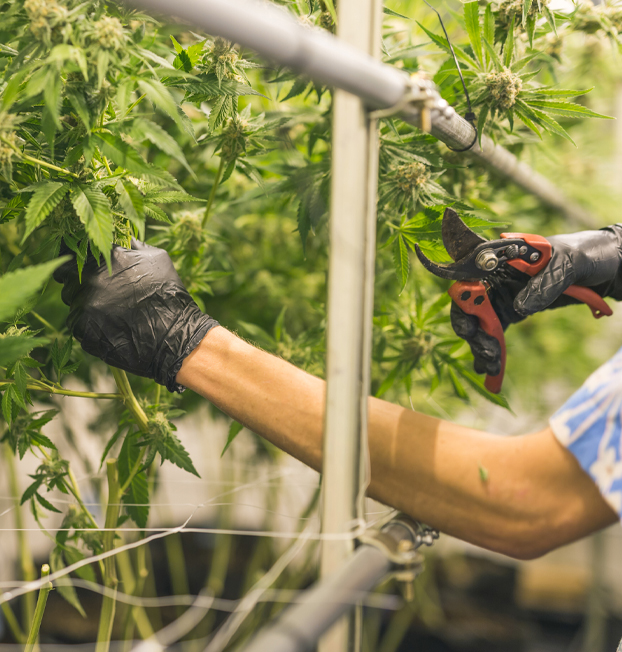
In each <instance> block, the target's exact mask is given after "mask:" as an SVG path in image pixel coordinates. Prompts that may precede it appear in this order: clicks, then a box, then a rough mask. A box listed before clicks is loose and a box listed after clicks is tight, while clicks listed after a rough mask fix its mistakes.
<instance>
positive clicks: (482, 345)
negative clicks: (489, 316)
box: [450, 302, 501, 376]
mask: <svg viewBox="0 0 622 652" xmlns="http://www.w3.org/2000/svg"><path fill="white" fill-rule="evenodd" d="M450 315H451V326H452V328H453V329H454V332H455V333H456V335H457V336H458V337H461V338H462V339H463V340H466V341H467V343H468V344H469V346H470V347H471V353H473V359H474V361H473V368H474V369H475V371H476V372H477V373H478V374H490V375H491V376H496V375H497V374H498V373H499V372H500V371H501V345H500V344H499V342H498V341H497V340H496V339H495V338H494V337H492V336H491V335H488V333H486V332H485V331H484V330H482V329H481V328H480V325H479V319H478V318H477V317H475V316H474V315H468V314H467V313H466V312H464V311H463V310H462V308H460V306H458V305H457V304H456V303H454V302H452V304H451V311H450Z"/></svg>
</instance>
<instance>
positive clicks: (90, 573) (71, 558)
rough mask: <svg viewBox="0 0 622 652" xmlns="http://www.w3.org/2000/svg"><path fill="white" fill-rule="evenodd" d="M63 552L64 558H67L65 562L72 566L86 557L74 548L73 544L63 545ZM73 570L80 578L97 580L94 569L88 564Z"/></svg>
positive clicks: (89, 580)
mask: <svg viewBox="0 0 622 652" xmlns="http://www.w3.org/2000/svg"><path fill="white" fill-rule="evenodd" d="M63 554H64V557H65V559H66V560H67V563H68V564H69V565H70V566H73V564H75V563H76V562H78V561H82V560H83V559H86V556H85V555H83V554H82V553H81V552H80V551H79V550H78V549H77V548H74V546H70V545H67V544H65V545H64V546H63ZM73 572H74V573H75V574H76V575H77V576H78V577H80V578H82V579H83V580H86V581H87V582H96V581H97V577H96V576H95V571H94V570H93V567H92V566H90V565H89V566H82V567H81V568H77V569H76V570H75V571H73Z"/></svg>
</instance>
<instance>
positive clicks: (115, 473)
mask: <svg viewBox="0 0 622 652" xmlns="http://www.w3.org/2000/svg"><path fill="white" fill-rule="evenodd" d="M106 474H107V476H108V507H107V508H106V525H105V527H106V531H105V532H104V551H105V552H108V551H110V550H112V549H113V548H114V541H115V528H116V527H117V522H118V520H119V510H120V505H119V503H120V501H121V492H120V487H119V470H118V468H117V460H116V459H109V460H106ZM103 579H104V585H105V586H107V587H108V588H109V589H112V590H113V591H115V593H116V590H117V584H118V580H117V566H116V562H115V558H114V556H113V557H108V558H107V559H105V560H104V578H103ZM115 611H116V599H115V597H112V596H104V598H103V600H102V608H101V616H100V619H99V630H98V632H97V647H96V648H95V652H108V650H109V649H110V637H111V635H112V625H113V623H114V614H115Z"/></svg>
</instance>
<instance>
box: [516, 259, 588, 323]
mask: <svg viewBox="0 0 622 652" xmlns="http://www.w3.org/2000/svg"><path fill="white" fill-rule="evenodd" d="M575 278H576V275H575V272H574V269H573V267H572V263H571V262H570V260H569V259H568V258H567V257H566V256H561V257H559V258H557V259H556V257H555V256H554V257H553V258H552V260H551V262H550V263H549V264H548V265H547V267H545V268H544V269H543V270H542V271H541V272H540V273H539V274H536V276H534V277H533V278H532V279H531V280H530V281H529V282H528V283H527V285H526V286H525V287H524V288H523V289H522V290H521V291H520V292H519V293H518V294H517V295H516V298H515V299H514V310H516V312H517V313H518V314H519V315H521V316H522V317H527V316H528V315H533V314H534V313H536V312H540V311H541V310H545V309H546V308H548V307H549V306H550V305H551V304H552V303H553V302H554V301H555V300H556V299H558V298H559V297H560V296H561V295H562V294H563V293H564V290H566V289H567V288H569V287H570V286H571V285H572V284H573V283H574V282H575Z"/></svg>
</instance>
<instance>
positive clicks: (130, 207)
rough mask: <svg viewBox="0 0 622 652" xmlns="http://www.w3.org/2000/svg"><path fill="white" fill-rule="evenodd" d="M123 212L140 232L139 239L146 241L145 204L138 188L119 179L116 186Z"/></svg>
mask: <svg viewBox="0 0 622 652" xmlns="http://www.w3.org/2000/svg"><path fill="white" fill-rule="evenodd" d="M115 190H116V191H117V195H118V196H119V203H120V204H121V207H122V208H123V212H124V213H125V214H126V215H127V217H128V218H129V220H130V221H131V222H132V224H133V225H134V226H135V227H136V229H137V230H138V238H139V239H140V240H144V239H145V202H144V200H143V196H142V195H141V194H140V191H139V190H138V188H137V187H136V186H135V185H134V184H133V183H132V182H131V181H128V180H127V179H119V181H117V185H116V186H115Z"/></svg>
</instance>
